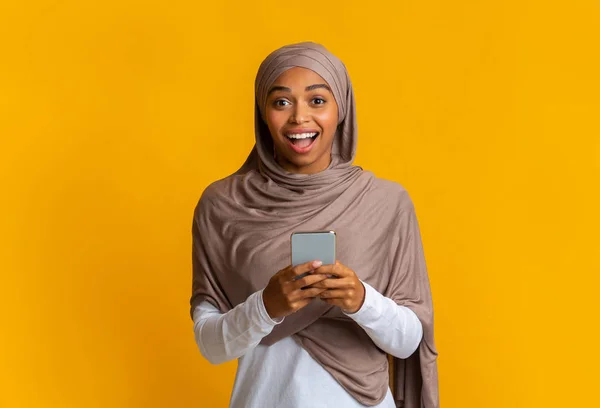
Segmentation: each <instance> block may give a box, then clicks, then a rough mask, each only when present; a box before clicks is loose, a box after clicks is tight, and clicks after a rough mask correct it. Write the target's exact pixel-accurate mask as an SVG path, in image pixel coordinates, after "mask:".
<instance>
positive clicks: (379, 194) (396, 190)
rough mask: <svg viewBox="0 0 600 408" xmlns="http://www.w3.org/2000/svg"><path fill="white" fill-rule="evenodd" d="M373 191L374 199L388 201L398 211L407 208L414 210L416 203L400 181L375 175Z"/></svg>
mask: <svg viewBox="0 0 600 408" xmlns="http://www.w3.org/2000/svg"><path fill="white" fill-rule="evenodd" d="M371 193H372V198H373V199H375V200H381V201H383V202H385V203H387V204H388V205H389V206H391V207H394V208H395V209H396V210H397V211H398V212H401V211H406V210H408V211H414V204H413V201H412V199H411V197H410V194H409V193H408V191H407V190H406V188H404V186H403V185H401V184H400V183H398V182H395V181H391V180H386V179H382V178H378V177H374V178H373V184H372V187H371Z"/></svg>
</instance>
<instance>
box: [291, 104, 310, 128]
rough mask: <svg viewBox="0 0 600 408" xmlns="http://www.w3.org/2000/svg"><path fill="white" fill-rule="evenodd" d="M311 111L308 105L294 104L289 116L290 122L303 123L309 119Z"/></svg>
mask: <svg viewBox="0 0 600 408" xmlns="http://www.w3.org/2000/svg"><path fill="white" fill-rule="evenodd" d="M308 117H309V112H308V107H304V106H302V104H297V105H295V106H294V109H293V110H292V112H291V114H290V118H289V122H290V123H295V124H301V123H304V122H307V121H308Z"/></svg>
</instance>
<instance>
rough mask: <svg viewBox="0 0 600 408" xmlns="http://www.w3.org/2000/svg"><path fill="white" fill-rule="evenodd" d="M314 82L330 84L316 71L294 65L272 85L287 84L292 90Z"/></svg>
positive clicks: (302, 88)
mask: <svg viewBox="0 0 600 408" xmlns="http://www.w3.org/2000/svg"><path fill="white" fill-rule="evenodd" d="M314 84H327V85H329V84H328V83H327V81H325V80H324V79H323V78H322V77H321V76H320V75H319V74H317V73H316V72H315V71H313V70H311V69H308V68H303V67H294V68H290V69H288V70H286V71H285V72H283V73H282V74H281V75H279V76H278V77H277V79H276V80H275V82H273V85H272V86H285V87H288V88H291V89H292V90H294V88H301V89H298V90H304V88H305V87H306V86H309V85H314Z"/></svg>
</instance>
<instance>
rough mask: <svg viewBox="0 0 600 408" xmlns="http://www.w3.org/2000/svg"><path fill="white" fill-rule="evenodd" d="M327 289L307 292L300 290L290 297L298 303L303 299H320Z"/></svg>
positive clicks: (312, 289) (308, 290)
mask: <svg viewBox="0 0 600 408" xmlns="http://www.w3.org/2000/svg"><path fill="white" fill-rule="evenodd" d="M325 290H326V289H320V288H308V289H305V290H299V291H297V292H294V293H293V294H292V295H290V297H291V299H292V301H298V300H301V299H313V298H316V297H319V295H320V294H321V293H322V292H324V291H325Z"/></svg>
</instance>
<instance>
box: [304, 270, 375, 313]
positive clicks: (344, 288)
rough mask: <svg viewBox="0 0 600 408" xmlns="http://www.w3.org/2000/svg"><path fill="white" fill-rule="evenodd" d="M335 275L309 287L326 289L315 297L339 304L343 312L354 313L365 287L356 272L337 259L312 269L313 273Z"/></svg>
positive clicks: (363, 298) (356, 310)
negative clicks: (330, 263)
mask: <svg viewBox="0 0 600 408" xmlns="http://www.w3.org/2000/svg"><path fill="white" fill-rule="evenodd" d="M316 273H318V274H324V275H335V276H337V278H329V279H325V280H322V281H320V282H317V283H315V284H312V285H311V286H310V287H311V288H321V289H327V290H325V291H324V292H321V294H320V295H317V297H319V298H321V299H322V300H323V301H324V302H327V303H329V304H330V305H335V306H339V307H340V308H341V309H342V311H343V312H344V313H356V312H358V310H359V309H360V308H361V306H362V304H363V302H364V300H365V287H364V286H363V284H362V282H361V281H360V279H358V276H356V273H354V271H353V270H352V269H350V268H348V267H347V266H345V265H343V264H342V263H340V262H339V261H336V262H335V264H333V265H323V266H321V267H319V268H317V269H315V270H314V271H313V274H316Z"/></svg>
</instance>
